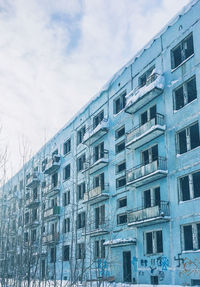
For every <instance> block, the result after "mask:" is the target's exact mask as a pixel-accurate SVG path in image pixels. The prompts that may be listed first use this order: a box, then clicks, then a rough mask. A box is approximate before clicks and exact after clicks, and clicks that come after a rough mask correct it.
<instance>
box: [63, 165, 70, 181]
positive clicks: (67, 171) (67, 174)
mask: <svg viewBox="0 0 200 287" xmlns="http://www.w3.org/2000/svg"><path fill="white" fill-rule="evenodd" d="M69 178H70V164H68V165H66V166H65V167H64V170H63V179H64V180H68V179H69Z"/></svg>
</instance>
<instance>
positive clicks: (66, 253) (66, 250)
mask: <svg viewBox="0 0 200 287" xmlns="http://www.w3.org/2000/svg"><path fill="white" fill-rule="evenodd" d="M63 261H69V245H64V246H63Z"/></svg>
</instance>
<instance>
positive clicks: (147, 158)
mask: <svg viewBox="0 0 200 287" xmlns="http://www.w3.org/2000/svg"><path fill="white" fill-rule="evenodd" d="M141 154H142V164H144V165H146V164H149V163H151V162H153V161H155V160H157V159H158V145H154V146H152V147H151V148H149V149H146V150H144V151H142V153H141Z"/></svg>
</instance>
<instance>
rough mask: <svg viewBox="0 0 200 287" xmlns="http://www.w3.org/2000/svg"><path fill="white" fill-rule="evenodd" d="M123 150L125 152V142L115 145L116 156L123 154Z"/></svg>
mask: <svg viewBox="0 0 200 287" xmlns="http://www.w3.org/2000/svg"><path fill="white" fill-rule="evenodd" d="M123 150H125V141H122V142H120V143H118V144H116V145H115V153H116V154H117V153H120V152H122V151H123Z"/></svg>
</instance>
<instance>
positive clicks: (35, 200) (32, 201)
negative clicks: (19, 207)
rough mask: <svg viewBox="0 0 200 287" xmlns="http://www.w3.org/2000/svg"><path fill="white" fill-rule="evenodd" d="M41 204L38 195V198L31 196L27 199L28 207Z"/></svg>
mask: <svg viewBox="0 0 200 287" xmlns="http://www.w3.org/2000/svg"><path fill="white" fill-rule="evenodd" d="M39 204H40V200H39V198H38V197H37V198H34V197H31V198H28V199H26V207H35V206H37V205H39Z"/></svg>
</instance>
